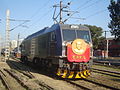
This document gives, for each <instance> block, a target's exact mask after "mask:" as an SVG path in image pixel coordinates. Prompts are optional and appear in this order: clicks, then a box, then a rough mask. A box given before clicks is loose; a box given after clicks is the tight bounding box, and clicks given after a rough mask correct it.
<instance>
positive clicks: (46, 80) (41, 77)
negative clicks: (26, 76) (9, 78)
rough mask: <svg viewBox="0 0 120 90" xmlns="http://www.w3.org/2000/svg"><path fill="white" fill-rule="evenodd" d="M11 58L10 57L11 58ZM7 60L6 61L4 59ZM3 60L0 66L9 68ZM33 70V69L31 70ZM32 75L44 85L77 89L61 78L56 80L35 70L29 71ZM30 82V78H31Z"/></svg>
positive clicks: (57, 88)
mask: <svg viewBox="0 0 120 90" xmlns="http://www.w3.org/2000/svg"><path fill="white" fill-rule="evenodd" d="M11 60H12V59H11ZM6 62H8V61H6ZM6 62H5V61H4V59H1V60H0V68H1V69H3V68H6V69H11V66H9V64H8V63H6ZM32 71H33V70H32ZM31 73H32V74H33V75H34V76H35V79H36V80H39V81H40V82H42V83H45V84H46V85H48V86H50V87H52V88H53V89H55V90H78V89H77V88H76V87H74V86H73V85H70V84H69V83H67V82H65V81H63V80H57V79H53V78H52V77H49V76H46V75H43V74H40V73H36V72H31ZM31 82H32V80H31Z"/></svg>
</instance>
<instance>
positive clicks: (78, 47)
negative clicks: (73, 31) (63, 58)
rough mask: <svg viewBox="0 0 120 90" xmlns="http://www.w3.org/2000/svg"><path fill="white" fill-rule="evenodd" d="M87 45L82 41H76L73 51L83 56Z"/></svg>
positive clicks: (73, 44)
mask: <svg viewBox="0 0 120 90" xmlns="http://www.w3.org/2000/svg"><path fill="white" fill-rule="evenodd" d="M86 47H87V44H86V43H85V41H84V40H82V39H76V40H74V41H73V43H72V51H73V52H74V53H75V54H78V55H81V54H83V53H84V52H85V51H86Z"/></svg>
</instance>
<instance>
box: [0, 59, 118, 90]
mask: <svg viewBox="0 0 120 90" xmlns="http://www.w3.org/2000/svg"><path fill="white" fill-rule="evenodd" d="M0 66H1V68H0V77H1V80H0V88H1V90H17V88H19V89H20V90H28V89H29V90H66V89H69V90H90V89H93V90H119V89H120V69H119V68H118V67H117V68H115V67H107V66H101V65H93V66H92V74H91V76H89V77H88V78H85V79H74V80H72V79H62V78H59V77H58V76H55V75H53V74H51V72H50V71H46V70H42V68H35V67H34V65H32V64H30V63H29V64H28V65H26V64H24V63H22V62H21V61H20V60H18V59H9V60H7V61H6V62H5V61H4V59H1V60H0Z"/></svg>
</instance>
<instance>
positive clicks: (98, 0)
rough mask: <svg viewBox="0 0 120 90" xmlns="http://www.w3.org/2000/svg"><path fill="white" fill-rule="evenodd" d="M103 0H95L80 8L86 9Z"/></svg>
mask: <svg viewBox="0 0 120 90" xmlns="http://www.w3.org/2000/svg"><path fill="white" fill-rule="evenodd" d="M101 1H102V0H97V1H95V2H93V3H91V4H89V5H87V6H86V7H82V8H80V9H81V10H80V11H83V10H85V9H87V8H89V7H91V6H93V5H95V4H98V3H99V2H101Z"/></svg>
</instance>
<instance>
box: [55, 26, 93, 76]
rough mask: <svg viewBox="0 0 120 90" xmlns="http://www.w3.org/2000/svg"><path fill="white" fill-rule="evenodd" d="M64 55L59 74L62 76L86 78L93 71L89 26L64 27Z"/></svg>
mask: <svg viewBox="0 0 120 90" xmlns="http://www.w3.org/2000/svg"><path fill="white" fill-rule="evenodd" d="M62 32H63V51H62V54H63V56H66V58H64V60H63V62H62V65H60V66H61V67H59V68H58V71H57V75H58V76H61V77H62V78H86V77H88V76H89V75H90V72H91V61H92V59H91V57H92V42H91V36H90V31H89V29H88V28H86V27H83V26H79V28H76V27H75V28H74V29H73V28H70V29H68V28H67V29H66V28H65V29H63V30H62Z"/></svg>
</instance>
